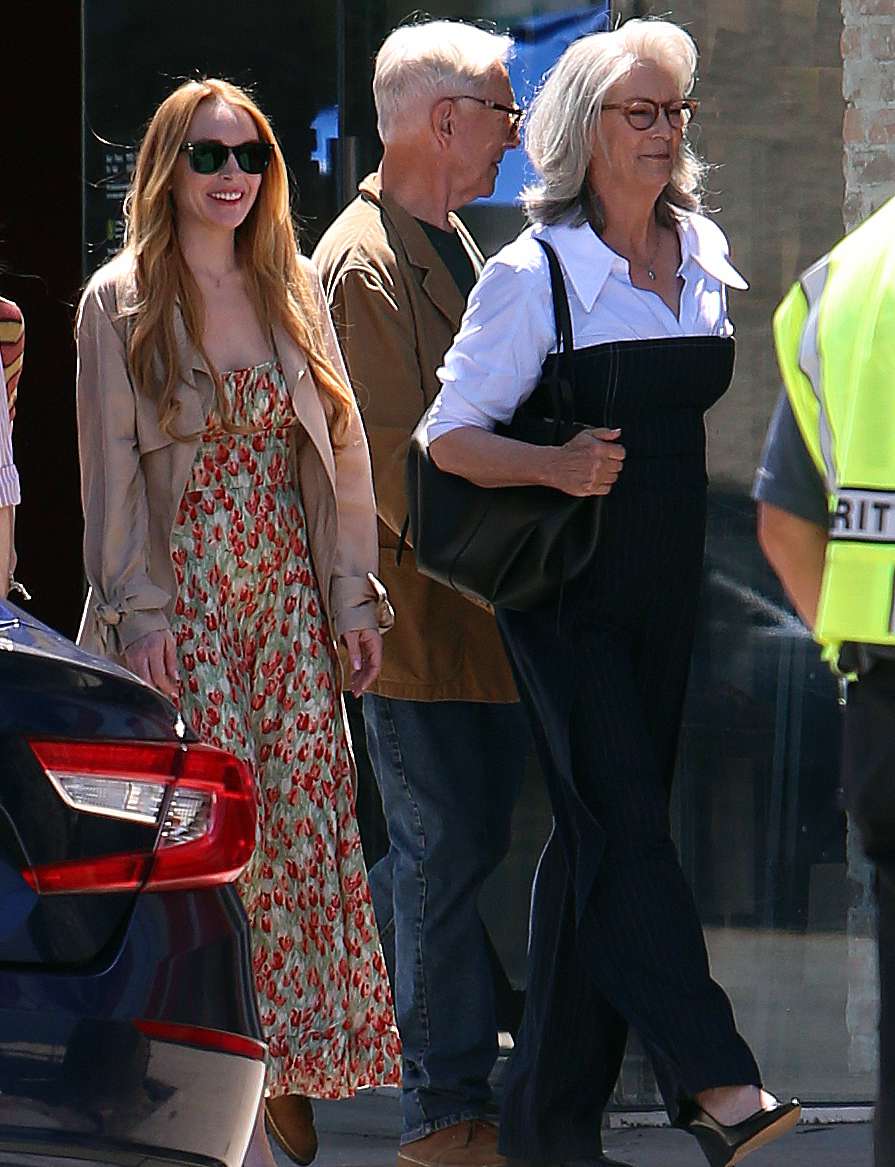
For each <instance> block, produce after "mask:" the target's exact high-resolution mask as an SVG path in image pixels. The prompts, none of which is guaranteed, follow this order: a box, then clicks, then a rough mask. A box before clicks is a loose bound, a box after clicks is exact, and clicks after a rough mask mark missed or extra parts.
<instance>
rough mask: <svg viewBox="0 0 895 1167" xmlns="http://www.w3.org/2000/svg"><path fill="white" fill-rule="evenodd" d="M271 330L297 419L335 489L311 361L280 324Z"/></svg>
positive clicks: (333, 467)
mask: <svg viewBox="0 0 895 1167" xmlns="http://www.w3.org/2000/svg"><path fill="white" fill-rule="evenodd" d="M271 331H272V335H273V344H274V349H275V351H276V354H277V358H278V360H279V362H280V367H281V368H282V370H283V376H284V377H285V379H286V385H287V386H288V388H289V394H290V396H291V398H292V407H293V409H294V410H295V416H296V417H297V418H298V421H299V424H300V425H301V427H302V429H304V431H305V433H306V434H307V435H308V437H309V438H310V439H311V441H312V442H313V443H314V448H315V449H316V451H317V454H318V456H319V458H320V461H321V462H322V463H323V467H324V469H325V470H326V473H327V477H328V478H329V480H330V482H331V483H332V486H333V490H335V482H336V463H335V459H334V458H333V448H332V439H331V438H330V433H329V426H328V424H327V419H326V413H325V411H324V409H323V405H322V402H321V400H320V395H319V393H318V392H317V386H316V385H315V383H314V378H313V377H312V376H311V370H310V368H309V367H308V358H307V357H306V356H305V354H304V353H303V352H302V351H301V349H300V348H299V347H298V345H297V344H296V343H295V341H293V339H292V338H291V337H290V336H289V334H288V333H287V332H286V330H285V329H284V328H283V327H282V326H281V325H279V324H275V325H274V326H273V329H272V330H271Z"/></svg>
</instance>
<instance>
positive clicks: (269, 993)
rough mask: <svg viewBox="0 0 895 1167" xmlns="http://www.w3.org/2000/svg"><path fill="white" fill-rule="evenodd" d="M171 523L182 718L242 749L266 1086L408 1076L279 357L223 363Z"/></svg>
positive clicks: (247, 884)
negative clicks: (238, 430) (227, 421)
mask: <svg viewBox="0 0 895 1167" xmlns="http://www.w3.org/2000/svg"><path fill="white" fill-rule="evenodd" d="M224 389H225V392H226V394H227V397H228V401H229V403H230V407H231V409H232V413H233V418H234V421H236V422H237V423H238V424H239V425H240V426H245V427H251V429H252V431H253V432H251V433H247V434H229V433H226V432H224V431H222V430H221V428H220V427H219V426H218V425H216V424H215V422H214V421H213V419H211V418H210V419H209V421H208V423H207V426H206V431H205V432H204V433H203V434H202V437H201V440H200V442H199V448H198V452H197V455H196V460H195V463H194V465H193V471H192V477H191V479H190V481H189V482H188V484H187V488H186V490H185V492H184V495H183V498H182V500H181V503H180V508H179V511H178V514H177V519H176V522H175V526H174V533H173V536H172V553H173V559H174V567H175V572H176V577H177V585H178V598H177V602H176V607H175V618H174V621H173V631H174V636H175V638H176V642H177V654H178V660H179V664H180V674H181V678H182V680H183V685H182V695H181V710H182V714H183V717H184V720H185V721H186V722H187V723H188V724H189V725H190V726H192V728H193V730H194V731H195V732H196V733H197V734H198V736H199V737H200V738H201V739H202V740H203V741H206V742H210V743H212V744H214V745H217V746H222V747H223V748H224V749H226V750H229V751H230V752H231V753H234V754H236V755H237V756H239V757H242V758H245V759H247V760H248V761H249V762H250V763H251V765H252V766H253V768H254V772H255V776H256V790H257V797H258V813H259V820H258V838H257V843H256V847H255V854H254V857H253V860H252V863H251V864H250V866H249V868H248V869H247V870H246V872H245V873H244V875H243V876H242V878H241V880H240V884H239V888H240V892H241V894H242V898H243V903H244V904H245V908H246V912H247V914H248V917H249V922H250V925H251V929H252V948H253V961H254V969H255V983H256V988H257V993H258V1002H259V1007H260V1013H261V1022H262V1025H263V1028H264V1031H265V1035H266V1038H267V1041H268V1048H269V1055H268V1070H267V1090H268V1093H269V1094H270V1095H273V1096H276V1095H279V1094H284V1093H296V1094H305V1095H308V1096H310V1097H313V1098H344V1097H347V1096H350V1095H351V1094H353V1093H354V1092H355V1090H357V1089H358V1088H360V1087H363V1086H375V1085H383V1084H396V1083H398V1082H399V1081H400V1044H399V1040H398V1034H397V1029H396V1027H395V1022H394V1017H393V1012H392V1004H391V995H390V992H389V987H388V979H387V973H386V969H385V963H384V961H383V958H382V952H381V949H380V946H379V936H378V933H377V930H376V923H375V919H374V916H373V908H372V903H371V899H370V891H369V887H368V885H367V874H366V869H365V867H364V861H363V855H362V852H361V844H360V836H359V834H358V828H357V821H356V819H355V812H354V793H353V787H352V779H351V765H350V754H349V749H350V746H349V741H348V736H347V733H346V729H345V724H344V720H343V718H344V714H343V709H342V703H341V699H340V695H339V689H338V683H337V681H336V676H337V672H338V661H337V658H336V654H335V650H334V647H333V644H332V639H331V636H330V630H329V625H328V621H327V618H326V614H325V610H324V607H323V604H322V602H321V597H320V593H319V590H318V586H317V580H316V578H315V575H314V568H313V565H312V562H311V558H310V551H309V548H308V543H307V535H306V525H305V516H304V511H303V508H302V500H301V495H300V492H299V490H298V488H297V486H296V485H295V483H294V482H293V478H292V473H291V469H290V466H291V461H290V457H289V448H290V443H289V431H290V427H291V426H292V425H293V424H296V420H295V414H294V411H293V408H292V402H291V399H290V397H289V393H288V389H287V386H286V383H285V379H284V377H283V373H282V370H281V368H280V366H279V364H278V363H277V362H274V361H272V362H270V363H268V364H265V365H259V366H257V367H255V368H251V369H240V370H236V371H233V372H230V373H226V374H225V375H224Z"/></svg>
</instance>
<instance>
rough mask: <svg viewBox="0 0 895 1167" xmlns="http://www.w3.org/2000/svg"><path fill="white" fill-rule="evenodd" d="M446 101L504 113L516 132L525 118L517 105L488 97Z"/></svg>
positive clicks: (460, 96) (459, 95)
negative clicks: (477, 104) (465, 103)
mask: <svg viewBox="0 0 895 1167" xmlns="http://www.w3.org/2000/svg"><path fill="white" fill-rule="evenodd" d="M448 101H477V102H478V103H479V105H484V106H485V108H486V109H496V110H499V111H500V112H501V113H505V114H506V115H507V117H508V118H509V119H510V127H511V128H512V129H514V130H518V128H519V125H520V124H521V122H522V119H523V117H524V116H525V110H524V109H522V108H521V107H520V106H518V105H501V103H500V102H499V101H492V100H491V98H490V97H476V96H474V94H472V93H456V94H454V96H453V97H449V98H448ZM604 108H605V107H604Z"/></svg>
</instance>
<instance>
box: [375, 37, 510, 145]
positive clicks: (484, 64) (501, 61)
mask: <svg viewBox="0 0 895 1167" xmlns="http://www.w3.org/2000/svg"><path fill="white" fill-rule="evenodd" d="M512 49H513V40H512V37H508V36H499V35H498V34H496V33H493V32H486V31H485V29H483V28H476V27H475V25H472V24H464V23H463V22H462V21H459V20H430V21H427V22H425V23H424V24H410V25H405V26H403V27H401V28H396V29H395V31H394V32H392V33H390V34H389V36H388V37H386V39H385V41H384V43H383V45H382V48H381V49H380V50H379V52H378V54H377V55H376V70H375V73H374V74H373V100H374V101H375V104H376V116H377V122H378V128H379V136H380V138H381V139H382V141H383V142H384V143H386V144H388V143H389V142H391V141H394V140H395V139H396V138H398V137H399V136H400V135H401V132H402V131H405V132H406V130H407V129H418V128H419V126H420V125H421V123H422V121H423V120H424V118H425V117H426V116H427V115H428V110H429V108H430V106H431V104H432V103H433V102H434V101H436V100H438V99H439V98H441V97H455V96H458V95H459V94H462V93H472V94H473V96H476V97H479V96H482V91H483V89H484V87H485V84H486V82H487V78H488V74H489V73H490V72H491V71H492V70H493V69H494V67H495V66H496V65H505V64H506V62H507V61H508V59H509V57H510V55H511V53H512Z"/></svg>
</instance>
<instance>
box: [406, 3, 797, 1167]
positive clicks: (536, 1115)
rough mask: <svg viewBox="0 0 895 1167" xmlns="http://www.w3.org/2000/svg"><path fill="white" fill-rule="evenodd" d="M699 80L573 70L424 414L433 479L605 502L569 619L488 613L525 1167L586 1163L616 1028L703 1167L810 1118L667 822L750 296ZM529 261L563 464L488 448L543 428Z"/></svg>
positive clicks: (683, 65)
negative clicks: (500, 660) (511, 797)
mask: <svg viewBox="0 0 895 1167" xmlns="http://www.w3.org/2000/svg"><path fill="white" fill-rule="evenodd" d="M695 69H696V49H695V46H694V44H693V41H692V40H691V38H690V37H689V36H688V35H687V33H685V32H684V31H683V30H682V29H680V28H678V27H677V26H676V25H674V24H672V23H669V22H667V21H660V20H632V21H629V22H627V23H626V24H624V25H622V26H621V27H620V28H618V29H617V30H616V31H614V32H607V33H598V34H596V35H593V36H589V37H585V38H583V39H581V40H579V41H577V42H576V43H575V44H573V45H572V46H571V47H570V48H569V49H568V50H567V51H566V52H565V53H564V55H563V56H562V57H561V59H560V60H559V62H558V63H557V65H556V66H555V68H554V69H553V71H552V73H551V74H550V75H549V77H548V78H547V80H546V82H545V84H544V86H543V88H542V89H541V91H540V93H539V94H538V96H537V97H536V99H535V101H534V104H533V107H532V111H531V117H530V120H529V124H528V130H527V135H526V149H527V151H528V153H529V156H530V158H531V160H532V163H533V164H534V167H535V169H536V170H537V172H538V174H539V176H540V182H539V183H538V184H537V185H536V186H534V187H533V188H531V189H529V190H527V191H526V192H525V193H524V196H523V197H524V201H525V205H526V208H527V211H528V215H529V218H530V219H531V221H532V226H531V227H530V228H529V229H527V230H526V231H524V232H523V233H522V234H521V235H520V236H519V237H518V238H517V239H516V240H515V241H514V242H513V243H511V244H509V245H508V246H507V247H505V248H504V249H503V250H502V251H501V252H499V254H498V255H497V256H495V257H494V258H493V259H492V260H490V261H489V263H488V264H487V265H486V267H485V269H484V271H483V273H482V276H481V278H480V280H479V282H478V284H477V285H476V287H475V289H474V290H473V292H472V294H471V297H470V300H469V304H468V307H467V311H466V314H465V316H464V319H463V324H462V327H461V329H460V332H459V333H458V335H457V337H456V339H455V342H454V344H453V346H452V348H451V349H450V350H449V351H448V353H447V355H446V357H445V360H444V365H443V367H442V368H441V369H440V370H439V377H440V380H441V382H442V390H441V394H440V396H439V398H438V399H437V401H436V404H435V406H434V407H433V409H432V410H431V411H430V414H429V421H428V437H429V441H430V451H431V455H432V458H433V459H434V461H435V463H436V464H437V465H438V466H439V467H440V468H441V469H442V470H446V471H449V472H451V473H453V474H456V475H460V476H462V477H465V478H467V479H469V480H471V481H473V482H475V483H478V484H479V485H480V486H483V487H494V488H499V487H502V486H508V485H524V484H541V485H547V486H550V487H553V488H554V489H556V490H557V491H562V492H565V493H566V494H569V495H576V496H605V497H604V501H603V517H602V529H601V533H600V539H599V543H598V547H597V551H596V553H595V554H594V556H593V557H592V559H591V561H590V563H589V564H588V566H587V567H586V568H585V570H584V571H583V573H581V574H580V575H579V576H578V577H577V578H575V579H574V580H572V581H569V582H568V583H567V584H566V585H565V587H564V589H563V595H562V598H561V602H560V600H559V599H557V600H556V601H555V602H552V603H548V604H547V605H545V606H541V607H538V608H535V609H533V610H528V611H514V610H509V609H502V610H500V611H499V612H498V620H499V623H500V627H501V631H502V633H503V636H504V639H505V642H506V644H507V647H508V650H509V653H510V656H511V658H512V661H513V664H514V668H515V672H516V676H517V679H518V682H519V685H520V688H521V691H522V694H523V699H524V701H525V703H526V705H527V708H528V712H529V714H530V718H531V721H532V724H533V727H534V730H535V734H536V737H537V740H538V745H539V751H540V757H541V762H542V765H543V768H544V771H545V773H546V775H547V780H548V784H549V790H550V797H551V801H552V806H553V813H554V830H553V833H552V836H551V838H550V840H549V842H548V844H547V847H546V849H545V851H544V853H543V855H542V857H541V862H540V866H539V869H538V874H537V879H536V884H535V890H534V897H533V908H532V924H531V936H530V951H529V977H528V994H527V1001H526V1009H525V1015H524V1020H523V1024H522V1030H521V1033H520V1036H519V1039H518V1041H517V1044H516V1049H515V1051H514V1054H513V1057H512V1060H511V1063H510V1067H509V1070H508V1077H507V1082H506V1086H505V1094H504V1102H503V1111H502V1121H501V1143H500V1147H501V1151H502V1152H503V1154H505V1155H509V1156H511V1157H512V1158H513V1159H515V1160H518V1161H522V1162H524V1163H528V1164H537V1165H546V1164H551V1165H552V1164H557V1163H562V1164H565V1165H566V1167H568V1165H569V1164H584V1163H592V1162H594V1160H595V1158H596V1156H595V1154H594V1147H595V1145H596V1140H597V1132H598V1130H599V1126H600V1119H601V1113H602V1109H603V1107H604V1106H605V1104H606V1103H607V1102H608V1100H609V1097H610V1094H611V1092H612V1089H613V1087H614V1085H615V1081H616V1078H617V1076H618V1072H619V1069H620V1066H621V1062H622V1057H623V1054H624V1049H625V1040H626V1036H627V1032H628V1028H629V1026H633V1027H634V1028H635V1029H636V1030H637V1031H638V1033H639V1035H640V1038H641V1040H642V1041H643V1043H644V1045H645V1047H646V1048H647V1050H648V1051H649V1053H650V1056H651V1058H652V1061H653V1065H654V1067H655V1071H656V1077H657V1079H658V1082H659V1085H660V1088H661V1090H662V1093H663V1097H664V1099H665V1102H666V1106H667V1108H668V1112H669V1115H670V1117H671V1119H672V1121H673V1122H674V1123H676V1124H677V1125H678V1126H679V1127H681V1128H683V1129H685V1130H688V1131H689V1132H691V1133H692V1134H694V1135H695V1136H696V1138H697V1139H698V1140H699V1144H700V1146H701V1147H702V1150H703V1151H704V1153H705V1155H706V1157H707V1159H708V1161H709V1163H710V1164H711V1165H712V1167H726V1165H728V1164H732V1163H734V1162H739V1160H740V1159H742V1158H743V1157H744V1156H745V1155H746V1154H748V1153H749V1152H750V1151H752V1150H753V1149H755V1148H756V1147H758V1146H760V1145H762V1144H763V1143H766V1142H768V1141H770V1140H771V1139H774V1138H776V1137H777V1136H779V1135H781V1134H783V1133H784V1132H785V1131H787V1130H789V1129H791V1128H792V1127H793V1126H794V1125H795V1123H796V1122H797V1120H798V1116H799V1105H798V1103H797V1102H795V1101H793V1102H791V1103H786V1104H781V1103H778V1102H777V1100H776V1099H775V1098H774V1097H773V1096H771V1095H770V1094H768V1093H766V1092H765V1091H764V1090H763V1089H762V1087H761V1077H760V1074H759V1071H758V1067H757V1065H756V1063H755V1059H754V1058H753V1056H752V1054H751V1052H750V1050H749V1048H748V1046H747V1045H746V1043H745V1041H744V1040H743V1038H742V1037H741V1036H740V1034H739V1033H738V1032H737V1028H736V1024H735V1021H734V1016H733V1011H732V1009H731V1006H730V1002H729V1001H728V998H727V996H726V995H725V993H724V991H723V990H722V989H721V987H720V986H719V985H718V984H716V983H715V982H714V981H713V980H712V978H711V975H710V971H709V965H708V959H707V955H706V949H705V942H704V939H703V935H702V931H701V927H700V923H699V919H698V917H697V913H696V907H695V904H694V902H693V898H692V895H691V892H690V890H689V888H688V886H687V884H686V882H685V879H684V876H683V873H682V871H681V867H680V863H679V861H678V857H677V853H676V850H675V847H674V843H673V841H672V838H671V833H670V824H669V810H668V803H669V793H670V788H671V782H672V776H673V771H674V765H675V753H676V745H677V738H678V732H679V728H680V719H681V709H682V703H683V697H684V689H685V686H686V680H687V672H688V667H689V660H690V653H691V646H692V640H693V633H694V625H695V618H696V609H697V603H698V596H699V590H700V578H701V569H702V561H703V544H704V535H705V509H706V472H705V425H704V421H703V414H704V412H705V410H706V409H708V407H709V406H710V405H712V404H713V402H715V401H716V400H717V399H718V398H719V397H720V396H721V394H722V393H724V391H725V390H726V389H727V387H728V384H729V382H730V378H731V374H732V370H733V355H734V354H733V347H734V342H733V337H732V331H733V329H732V325H731V322H730V319H729V317H728V314H727V298H726V289H727V288H728V287H734V288H745V287H746V285H745V283H744V281H743V279H742V278H741V277H740V276H739V274H738V273H737V272H736V270H735V269H734V268H733V267H732V265H731V263H730V260H729V258H728V247H727V241H726V239H725V237H724V234H723V233H722V231H721V229H720V228H719V227H718V226H716V225H715V224H714V223H713V222H712V221H711V220H709V219H708V218H706V217H704V216H703V215H702V214H701V213H700V196H699V188H700V178H701V173H702V166H701V164H700V162H699V160H698V159H697V157H696V155H695V154H694V152H693V150H692V148H691V146H690V144H689V143H688V141H687V137H686V134H687V127H688V124H689V122H690V120H691V118H692V116H693V115H694V113H695V112H696V105H697V103H696V102H695V101H693V100H692V99H691V98H690V97H689V94H690V92H691V89H692V86H693V81H694V76H695ZM544 243H546V244H548V245H549V246H550V247H552V248H553V250H554V252H555V254H556V255H557V256H558V258H559V262H560V265H561V269H562V274H563V284H564V285H565V289H566V292H567V296H568V301H569V307H570V315H571V322H572V330H573V334H574V355H573V361H574V373H575V377H574V387H573V392H574V404H575V420H576V422H578V423H580V425H581V429H580V432H578V433H577V434H576V436H575V437H573V438H572V440H571V441H569V442H567V443H566V444H565V445H562V446H558V447H550V446H544V447H542V446H534V445H529V444H526V443H523V442H520V441H517V440H515V439H513V438H510V437H507V436H505V435H501V434H499V433H496V432H494V431H495V429H496V428H497V427H498V426H499V424H500V423H508V422H510V420H511V419H512V418H513V415H514V413H515V412H516V410H517V408H518V407H519V406H520V405H521V404H522V403H523V402H526V401H528V406H527V408H528V409H529V410H530V409H532V408H533V407H536V406H538V405H540V402H538V401H537V394H542V393H543V392H544V390H543V389H537V386H538V384H539V382H540V380H541V376H542V368H543V366H544V364H545V361H548V360H549V354H551V353H553V352H555V351H556V347H557V346H556V340H555V325H554V316H553V310H552V302H551V280H550V275H549V269H548V261H547V258H546V255H545V252H544V249H543V246H542V245H543V244H544ZM533 393H534V394H535V397H532V394H533ZM529 399H531V400H529ZM544 408H545V410H546V404H545V407H544ZM542 412H543V411H542Z"/></svg>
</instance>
